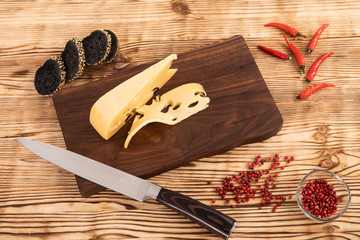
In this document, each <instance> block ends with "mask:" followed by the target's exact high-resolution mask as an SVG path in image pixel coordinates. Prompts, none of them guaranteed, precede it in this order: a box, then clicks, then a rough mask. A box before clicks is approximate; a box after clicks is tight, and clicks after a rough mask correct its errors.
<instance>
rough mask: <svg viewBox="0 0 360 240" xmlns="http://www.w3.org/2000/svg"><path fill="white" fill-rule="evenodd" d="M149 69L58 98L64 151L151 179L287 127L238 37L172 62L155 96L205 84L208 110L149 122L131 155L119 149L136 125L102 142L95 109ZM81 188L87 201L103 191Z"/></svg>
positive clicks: (83, 183) (129, 150)
mask: <svg viewBox="0 0 360 240" xmlns="http://www.w3.org/2000/svg"><path fill="white" fill-rule="evenodd" d="M151 65H152V63H151V64H144V65H140V66H138V67H136V68H135V69H129V70H127V69H125V70H123V71H121V72H120V73H117V74H114V75H112V76H109V77H106V78H103V79H101V80H100V81H96V82H93V83H89V84H84V85H82V86H77V87H72V88H67V89H64V90H62V91H59V92H57V93H56V94H54V96H53V101H54V105H55V108H56V112H57V115H58V118H59V123H60V126H61V129H62V132H63V136H64V139H65V143H66V147H67V149H69V150H71V151H74V152H76V153H79V154H82V155H84V156H87V157H89V158H91V159H94V160H96V161H100V162H102V163H105V164H107V165H110V166H112V167H115V168H117V169H121V170H123V171H125V172H128V173H131V174H134V175H136V176H139V177H143V178H148V177H152V176H155V175H156V174H160V173H163V172H165V171H168V170H171V169H174V168H177V167H180V166H182V165H185V164H187V163H189V162H191V161H193V160H197V159H199V158H202V157H208V156H211V155H214V154H219V153H224V152H226V151H228V150H230V149H233V148H234V147H238V146H240V145H243V144H247V143H251V142H258V141H263V140H265V139H267V138H269V137H271V136H273V135H275V134H276V133H277V132H278V131H279V130H280V129H281V127H282V123H283V121H282V117H281V115H280V112H279V110H278V108H277V107H276V104H275V102H274V100H273V98H272V97H271V95H270V92H269V89H268V88H267V87H266V84H265V82H264V80H263V78H262V76H261V74H260V72H259V70H258V68H257V66H256V63H255V62H254V59H253V57H252V56H251V53H250V51H249V49H248V47H247V45H246V43H245V41H244V39H243V38H242V37H241V36H236V37H232V38H230V39H228V40H224V41H221V42H218V43H214V44H211V45H208V46H205V47H202V48H197V49H194V50H192V51H188V52H186V53H182V54H179V55H178V59H177V60H176V61H175V62H174V63H173V64H172V68H175V69H178V70H177V72H176V74H175V75H174V76H173V77H172V78H171V79H170V80H169V81H168V82H167V83H166V84H165V86H164V87H162V88H161V89H160V90H159V91H157V92H156V94H158V95H160V96H161V95H162V94H163V93H165V92H167V91H170V90H171V89H174V88H176V87H178V86H180V85H182V84H187V83H200V84H201V85H202V86H203V87H204V89H205V91H206V93H207V95H208V96H209V97H210V99H211V100H210V102H211V103H210V106H209V107H208V108H207V109H206V110H204V111H202V112H200V113H197V114H196V115H194V116H192V117H191V118H188V119H186V120H184V121H182V122H180V123H178V124H176V125H174V126H170V125H165V124H160V123H154V124H149V125H147V126H146V127H144V128H143V129H142V130H141V131H140V132H139V133H137V134H136V136H135V137H134V139H133V141H132V142H131V144H130V146H129V147H128V148H127V149H124V148H123V147H122V146H123V145H124V141H125V139H126V137H127V135H128V132H129V130H130V126H131V123H132V120H130V121H129V122H128V123H127V124H125V126H124V127H122V128H121V129H120V130H119V131H118V132H117V133H116V134H115V135H114V136H113V137H111V138H110V139H109V140H107V141H106V140H104V139H103V138H102V137H101V136H100V135H99V134H98V133H97V132H96V130H95V129H94V128H93V127H92V126H91V124H90V122H89V115H90V110H91V107H92V106H93V105H94V103H95V102H96V101H97V100H98V99H99V98H100V97H101V96H102V95H103V94H105V93H106V92H108V91H110V90H111V89H113V88H114V87H116V86H117V85H118V84H120V83H122V82H124V81H126V80H127V79H129V78H130V77H132V76H134V75H135V74H137V73H139V72H141V71H143V70H145V69H146V68H147V67H149V66H151ZM77 182H78V185H79V190H80V193H81V194H82V195H83V196H91V195H92V194H94V193H97V192H99V190H102V189H103V187H100V186H99V185H96V184H94V183H92V182H90V181H88V180H85V179H83V178H81V177H77Z"/></svg>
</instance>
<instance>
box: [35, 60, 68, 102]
mask: <svg viewBox="0 0 360 240" xmlns="http://www.w3.org/2000/svg"><path fill="white" fill-rule="evenodd" d="M65 75H66V72H65V67H64V62H63V61H62V59H61V57H59V56H54V57H51V58H50V59H48V60H46V62H45V63H44V64H43V65H42V66H41V67H40V68H39V69H38V70H37V71H36V73H35V79H34V85H35V89H36V91H37V92H38V93H39V94H41V95H51V94H53V93H55V92H56V91H58V90H59V89H61V88H62V86H63V85H64V83H65Z"/></svg>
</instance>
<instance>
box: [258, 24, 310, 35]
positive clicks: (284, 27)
mask: <svg viewBox="0 0 360 240" xmlns="http://www.w3.org/2000/svg"><path fill="white" fill-rule="evenodd" d="M265 27H277V28H280V29H282V30H284V31H285V32H287V33H289V34H290V35H291V36H293V37H296V36H302V37H306V36H304V35H302V34H301V33H300V32H299V31H298V30H296V29H295V28H293V27H290V26H288V25H286V24H283V23H275V22H274V23H268V24H265Z"/></svg>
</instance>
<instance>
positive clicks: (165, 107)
mask: <svg viewBox="0 0 360 240" xmlns="http://www.w3.org/2000/svg"><path fill="white" fill-rule="evenodd" d="M209 102H210V99H209V98H208V97H206V93H205V90H204V88H203V87H202V86H201V85H200V84H198V83H188V84H184V85H181V86H179V87H177V88H174V89H172V90H170V91H168V92H166V93H164V94H163V95H162V96H161V97H160V96H156V98H155V99H154V100H153V101H152V103H151V104H150V105H143V106H142V107H140V108H139V109H137V110H136V111H137V113H138V115H136V116H135V118H134V122H133V124H132V126H131V129H130V131H129V135H128V137H127V138H126V140H125V144H124V147H125V148H127V147H128V145H129V143H130V141H131V138H132V137H133V136H134V135H135V134H136V133H137V132H138V131H139V130H140V129H141V128H142V127H144V126H145V125H147V124H149V123H152V122H161V123H165V124H169V125H174V124H176V123H179V122H181V121H182V120H184V119H186V118H188V117H190V116H191V115H193V114H195V113H197V112H200V111H202V110H204V109H205V108H207V107H208V106H209Z"/></svg>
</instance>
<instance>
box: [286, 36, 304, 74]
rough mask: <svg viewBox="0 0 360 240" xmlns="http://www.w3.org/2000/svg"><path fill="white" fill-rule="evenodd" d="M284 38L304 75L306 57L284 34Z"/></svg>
mask: <svg viewBox="0 0 360 240" xmlns="http://www.w3.org/2000/svg"><path fill="white" fill-rule="evenodd" d="M283 36H284V38H285V42H286V44H287V45H288V47H289V48H290V50H291V52H292V53H293V55H294V57H295V59H296V62H297V64H298V66H299V68H300V69H301V70H302V72H303V73H305V58H304V56H303V55H302V53H301V52H300V51H299V49H297V47H296V46H295V45H294V44H292V43H291V42H290V40H289V38H288V37H287V36H286V35H285V34H284V33H283Z"/></svg>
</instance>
